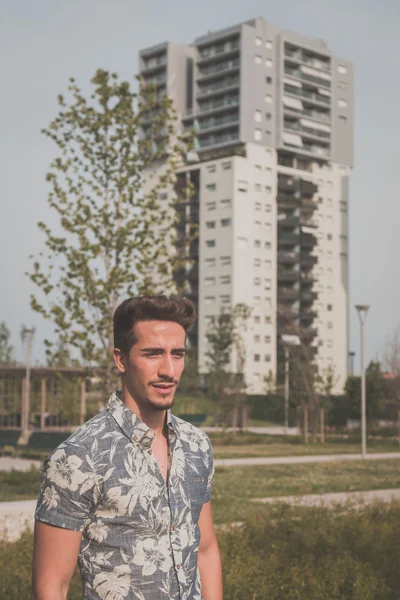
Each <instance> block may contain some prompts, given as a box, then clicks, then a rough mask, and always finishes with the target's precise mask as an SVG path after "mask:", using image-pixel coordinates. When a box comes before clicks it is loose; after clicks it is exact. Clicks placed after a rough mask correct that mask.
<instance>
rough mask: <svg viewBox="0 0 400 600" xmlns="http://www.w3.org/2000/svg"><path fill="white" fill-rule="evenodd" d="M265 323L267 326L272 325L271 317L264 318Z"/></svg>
mask: <svg viewBox="0 0 400 600" xmlns="http://www.w3.org/2000/svg"><path fill="white" fill-rule="evenodd" d="M264 323H265V324H266V325H271V323H272V320H271V317H270V316H268V317H264Z"/></svg>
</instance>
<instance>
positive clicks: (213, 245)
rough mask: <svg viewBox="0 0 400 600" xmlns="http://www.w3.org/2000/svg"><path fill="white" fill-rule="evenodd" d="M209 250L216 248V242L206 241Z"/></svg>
mask: <svg viewBox="0 0 400 600" xmlns="http://www.w3.org/2000/svg"><path fill="white" fill-rule="evenodd" d="M206 246H207V248H215V240H206Z"/></svg>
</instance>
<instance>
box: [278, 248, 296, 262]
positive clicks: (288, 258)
mask: <svg viewBox="0 0 400 600" xmlns="http://www.w3.org/2000/svg"><path fill="white" fill-rule="evenodd" d="M298 260H299V255H298V254H297V252H287V251H283V250H278V263H281V264H289V265H291V264H294V263H297V262H298Z"/></svg>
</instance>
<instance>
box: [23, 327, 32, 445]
mask: <svg viewBox="0 0 400 600" xmlns="http://www.w3.org/2000/svg"><path fill="white" fill-rule="evenodd" d="M34 335H35V328H34V327H31V328H29V327H25V326H24V327H22V330H21V339H22V342H23V343H25V344H26V374H25V394H24V397H23V399H22V402H23V407H24V410H23V411H22V415H23V417H24V418H23V422H22V423H21V428H22V437H23V438H24V439H27V437H28V434H29V414H30V398H31V396H30V394H31V351H32V342H33V336H34Z"/></svg>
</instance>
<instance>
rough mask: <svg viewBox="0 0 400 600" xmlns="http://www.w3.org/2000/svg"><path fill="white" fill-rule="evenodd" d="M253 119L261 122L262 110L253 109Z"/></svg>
mask: <svg viewBox="0 0 400 600" xmlns="http://www.w3.org/2000/svg"><path fill="white" fill-rule="evenodd" d="M254 120H255V122H256V123H261V121H262V112H261V110H255V111H254Z"/></svg>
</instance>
